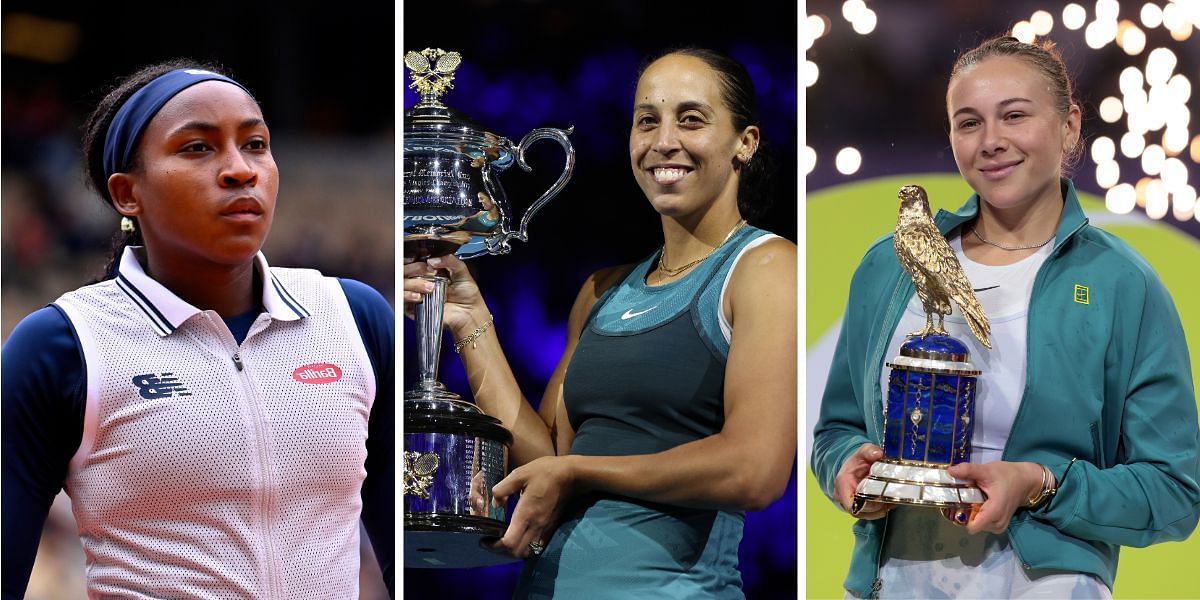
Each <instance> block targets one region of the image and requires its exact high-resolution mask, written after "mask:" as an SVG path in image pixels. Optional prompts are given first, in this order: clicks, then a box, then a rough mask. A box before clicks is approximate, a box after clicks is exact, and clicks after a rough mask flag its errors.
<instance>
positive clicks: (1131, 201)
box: [1104, 183, 1137, 215]
mask: <svg viewBox="0 0 1200 600" xmlns="http://www.w3.org/2000/svg"><path fill="white" fill-rule="evenodd" d="M1104 206H1105V207H1107V208H1108V210H1109V211H1110V212H1113V213H1116V214H1118V215H1124V214H1128V213H1129V212H1131V211H1133V209H1134V207H1135V206H1137V191H1136V190H1134V189H1133V186H1132V185H1129V184H1128V183H1122V184H1118V185H1115V186H1113V187H1111V188H1109V189H1108V192H1107V193H1105V194H1104Z"/></svg>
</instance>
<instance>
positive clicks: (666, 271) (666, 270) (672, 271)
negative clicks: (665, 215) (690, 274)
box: [658, 219, 746, 277]
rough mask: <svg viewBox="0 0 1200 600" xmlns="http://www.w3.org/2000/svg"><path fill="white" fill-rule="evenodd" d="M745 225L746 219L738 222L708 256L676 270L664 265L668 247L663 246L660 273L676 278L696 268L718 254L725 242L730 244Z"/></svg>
mask: <svg viewBox="0 0 1200 600" xmlns="http://www.w3.org/2000/svg"><path fill="white" fill-rule="evenodd" d="M745 224H746V220H745V219H742V220H741V221H738V222H737V225H734V226H733V229H730V230H729V233H727V234H725V239H723V240H721V243H720V244H717V245H716V247H714V248H713V249H712V250H709V251H708V254H705V255H704V256H701V257H700V258H697V259H696V260H693V261H692V262H690V263H688V264H686V265H683V266H682V267H676V268H674V269H669V268H667V267H666V266H665V265H663V259H664V258H666V256H667V245H666V244H663V250H662V253H661V254H659V255H658V270H659V271H660V272H662V274H663V275H666V276H667V277H674V276H676V275H678V274H680V273H682V272H684V271H686V270H688V269H690V268H692V267H694V266H696V265H698V264H700V263H702V262H704V259H706V258H708V257H710V256H712V255H713V252H716V251H717V248H720V247H721V246H724V245H725V242H728V241H729V238H731V237H733V234H735V233H737V231H738V230H739V229H741V228H742V226H743V225H745Z"/></svg>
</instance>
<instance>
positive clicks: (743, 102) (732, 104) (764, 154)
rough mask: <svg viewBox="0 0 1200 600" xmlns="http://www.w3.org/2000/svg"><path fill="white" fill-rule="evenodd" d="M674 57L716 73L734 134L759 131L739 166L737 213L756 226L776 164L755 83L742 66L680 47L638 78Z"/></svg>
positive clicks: (710, 53)
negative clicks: (748, 129)
mask: <svg viewBox="0 0 1200 600" xmlns="http://www.w3.org/2000/svg"><path fill="white" fill-rule="evenodd" d="M673 54H679V55H682V56H691V57H693V58H698V59H700V60H701V61H703V62H704V64H706V65H708V66H709V68H711V69H712V70H713V71H715V72H716V73H717V77H718V80H719V81H720V85H721V101H722V102H723V103H724V104H725V108H727V109H729V112H730V113H732V114H733V127H734V129H735V130H736V131H739V132H740V131H742V130H744V129H745V128H746V127H749V126H751V125H754V126H755V127H758V128H759V142H758V148H757V149H756V150H755V152H754V156H752V157H751V158H750V161H749V162H747V163H743V164H742V166H741V172H740V173H741V176H740V177H739V179H738V196H737V204H738V212H740V213H741V214H742V218H744V219H746V221H747V222H749V223H751V224H755V223H756V221H757V220H758V219H760V218H762V217H763V216H764V215H766V213H767V210H768V209H769V208H770V207H771V202H772V201H773V199H774V198H773V194H772V185H771V184H772V182H771V175H772V174H773V173H774V171H775V161H774V158H773V156H772V154H771V152H770V146H769V145H768V144H767V140H766V135H765V134H764V133H763V131H762V123H761V121H760V119H759V115H758V97H757V96H755V94H754V81H753V80H752V79H751V78H750V72H749V71H747V70H746V67H745V66H743V65H742V63H740V62H738V61H736V60H734V59H732V58H730V57H728V56H726V55H724V54H722V53H720V52H717V51H715V50H710V49H708V48H695V47H683V48H674V49H671V50H668V51H666V52H664V53H662V54H660V55H658V56H656V57H654V58H653V59H652V60H649V61H647V62H646V63H645V64H643V65H642V68H641V70H640V71H639V72H638V78H639V79H640V78H641V75H642V73H643V72H645V70H646V68H648V67H649V66H650V64H651V63H653V62H655V61H657V60H658V59H660V58H664V57H667V56H671V55H673Z"/></svg>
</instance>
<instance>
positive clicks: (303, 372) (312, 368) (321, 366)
mask: <svg viewBox="0 0 1200 600" xmlns="http://www.w3.org/2000/svg"><path fill="white" fill-rule="evenodd" d="M341 378H342V369H341V368H340V367H338V366H337V365H335V364H332V363H312V364H307V365H301V366H299V367H296V370H295V371H292V379H295V380H296V381H299V382H300V383H312V384H321V383H333V382H335V381H337V380H339V379H341Z"/></svg>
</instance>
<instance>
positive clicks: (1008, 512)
mask: <svg viewBox="0 0 1200 600" xmlns="http://www.w3.org/2000/svg"><path fill="white" fill-rule="evenodd" d="M948 472H949V473H950V475H952V476H954V477H957V478H959V479H967V480H970V481H973V482H975V485H976V486H978V487H979V489H980V490H982V491H983V493H984V495H986V496H987V499H986V500H985V501H984V502H983V505H982V506H980V507H979V511H978V512H975V513H973V515H972V518H971V520H970V521H968V522H967V532H968V533H979V532H981V531H986V532H988V533H1004V531H1005V530H1006V529H1008V522H1009V520H1010V519H1012V516H1013V513H1015V512H1017V509H1018V508H1020V507H1021V505H1023V504H1024V503H1025V501H1026V500H1027V499H1028V498H1029V497H1030V496H1032V495H1034V494H1035V493H1037V491H1038V490H1040V489H1041V486H1042V468H1041V467H1039V466H1038V465H1037V464H1035V463H1031V462H1007V461H996V462H990V463H985V464H974V463H959V464H957V465H953V466H951V467H950V468H949V469H948Z"/></svg>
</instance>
